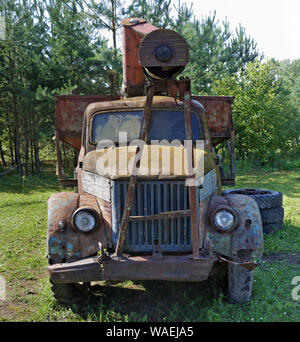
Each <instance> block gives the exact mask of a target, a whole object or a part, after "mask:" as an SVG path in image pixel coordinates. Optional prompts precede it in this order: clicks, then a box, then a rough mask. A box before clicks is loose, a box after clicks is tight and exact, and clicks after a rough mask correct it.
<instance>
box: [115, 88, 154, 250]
mask: <svg viewBox="0 0 300 342" xmlns="http://www.w3.org/2000/svg"><path fill="white" fill-rule="evenodd" d="M154 90H155V88H154V85H150V86H148V87H147V98H146V103H145V108H144V114H143V119H142V125H141V130H140V134H139V140H144V141H145V140H147V135H148V126H149V121H150V114H151V105H152V101H153V96H154ZM138 150H141V152H142V150H143V145H142V146H141V147H137V148H136V151H135V156H134V163H133V168H134V167H135V166H136V167H137V169H139V166H140V159H139V157H138ZM137 174H138V172H137ZM137 174H136V175H134V174H133V173H132V175H131V177H130V180H129V184H128V190H127V194H126V200H125V205H124V211H123V216H122V221H121V226H120V233H119V238H118V242H117V246H116V251H115V255H116V256H118V257H121V256H122V254H123V247H124V243H125V240H126V235H127V228H128V223H129V217H130V210H131V206H132V202H133V198H134V193H135V185H136V182H137Z"/></svg>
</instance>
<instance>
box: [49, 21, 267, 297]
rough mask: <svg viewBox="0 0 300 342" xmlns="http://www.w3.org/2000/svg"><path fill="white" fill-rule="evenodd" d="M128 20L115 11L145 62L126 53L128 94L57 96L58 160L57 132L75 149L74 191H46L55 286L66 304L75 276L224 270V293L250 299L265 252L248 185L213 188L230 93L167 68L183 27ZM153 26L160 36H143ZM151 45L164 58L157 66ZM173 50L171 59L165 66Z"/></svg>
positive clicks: (166, 276)
mask: <svg viewBox="0 0 300 342" xmlns="http://www.w3.org/2000/svg"><path fill="white" fill-rule="evenodd" d="M133 19H134V20H132V21H130V20H125V21H124V22H123V26H124V32H125V33H124V36H125V39H124V40H125V42H126V41H127V40H128V37H129V36H130V35H131V36H130V37H131V40H128V41H129V42H130V44H132V39H136V40H139V42H140V48H139V49H140V50H139V61H140V64H142V66H141V65H138V64H137V63H133V62H127V61H126V59H125V62H124V63H123V64H124V66H125V65H126V67H125V68H124V69H125V76H124V77H123V79H124V82H125V83H124V84H125V86H124V87H123V89H125V90H126V93H127V96H121V97H118V96H115V97H113V96H111V97H109V96H103V95H101V96H98V97H97V96H91V97H89V96H78V95H74V96H60V97H58V98H57V106H56V142H57V150H58V163H60V156H59V152H60V145H59V144H60V141H64V142H67V143H68V144H69V145H71V146H73V147H74V148H75V149H77V150H79V157H78V164H77V168H76V170H75V174H76V177H75V179H74V180H73V181H72V182H71V184H74V185H76V189H77V190H76V191H75V192H62V193H56V194H53V195H52V196H51V197H50V198H49V200H48V233H47V250H48V260H49V266H48V272H49V275H50V281H51V284H52V289H53V293H54V296H55V297H56V298H57V300H58V301H60V302H65V303H67V302H68V303H70V302H71V303H74V302H75V301H76V300H77V299H78V298H79V297H80V294H79V291H77V286H78V284H84V286H85V288H87V289H89V288H90V285H89V284H90V282H92V281H103V280H120V281H121V280H167V281H203V280H206V279H208V277H209V276H211V275H212V274H214V273H215V272H217V271H219V270H221V269H222V270H225V271H226V272H227V274H228V277H227V282H228V299H229V300H230V301H233V302H245V301H249V300H250V298H251V292H252V281H253V272H254V268H255V267H256V266H257V264H258V260H259V259H260V257H261V255H262V252H263V231H262V223H261V217H260V212H259V209H258V206H257V204H256V202H255V201H254V200H253V199H251V198H249V197H247V196H243V195H239V194H229V195H226V196H224V195H222V183H223V184H224V183H225V184H226V179H224V177H221V174H220V165H219V163H218V158H217V155H216V153H215V146H216V145H217V144H218V143H219V142H220V141H223V140H224V139H229V140H230V141H231V145H233V142H234V141H233V138H234V134H233V123H232V117H231V103H232V101H233V99H232V98H229V97H214V96H211V97H209V96H192V95H191V90H190V80H187V79H181V80H180V81H177V80H176V79H175V77H176V75H177V73H178V72H179V71H181V70H182V67H183V66H182V64H184V63H185V62H186V60H185V61H184V62H183V61H182V58H183V57H182V58H181V59H180V58H179V57H178V56H182V54H180V51H181V50H180V49H182V46H184V48H185V49H186V48H187V47H186V46H185V45H184V44H183V43H182V42H183V38H182V37H178V36H179V35H178V34H174V33H173V31H170V30H159V29H157V28H154V27H153V26H151V25H149V24H148V23H146V22H145V21H144V20H141V19H136V18H133ZM166 31H168V32H166ZM169 31H170V32H169ZM126 32H127V35H126ZM153 35H154V37H153ZM141 36H142V38H143V39H142V42H141ZM157 37H160V38H161V39H160V43H159V46H152V45H153V44H154V45H155V44H157ZM126 39H127V40H126ZM164 40H167V41H168V45H163V44H162V43H161V41H164ZM180 42H181V43H180ZM172 44H173V45H172ZM176 44H177V45H176ZM177 46H179V49H178V48H177ZM166 47H167V48H168V49H167V48H166ZM149 49H152V50H153V51H154V52H155V53H154V55H155V54H156V55H155V56H156V57H157V58H156V59H157V60H158V61H159V62H160V63H163V68H161V69H160V70H159V72H158V71H157V70H158V69H157V68H158V66H157V65H156V63H157V60H156V62H155V63H154V62H153V61H151V58H152V57H153V54H152V55H151V58H150V57H149V54H147V52H148V50H149ZM125 51H127V52H128V51H130V49H129V48H128V46H127V48H126V49H125ZM170 51H171V52H172V51H173V52H172V53H171V52H170ZM131 52H132V53H133V54H137V52H136V51H135V50H133V51H131ZM170 55H171V57H170ZM172 56H176V57H174V58H179V60H177V62H174V61H173V62H172V65H171V66H168V65H166V64H167V63H168V61H169V60H170V59H171V60H172ZM148 57H149V58H148ZM124 58H125V57H124ZM168 58H169V59H168ZM184 58H186V57H184ZM184 58H183V59H184ZM130 63H132V65H130ZM151 63H152V64H151ZM176 63H177V64H176ZM174 65H175V66H174ZM133 67H135V68H136V69H137V70H138V71H137V73H140V72H141V71H142V72H143V73H144V81H143V82H142V85H140V84H139V82H141V81H140V79H142V76H141V77H140V79H139V77H137V75H136V74H135V75H134V79H132V78H130V77H133V76H132V74H131V73H130V72H132V70H133ZM142 67H143V68H142ZM155 68H156V69H155ZM142 69H143V70H142ZM126 70H127V71H126ZM128 70H131V71H130V72H129V71H128ZM166 70H167V71H168V73H167V74H166V73H165V72H166ZM170 70H174V72H173V73H171V74H170ZM162 71H163V72H162ZM145 74H146V77H145ZM130 75H131V76H130ZM166 75H167V76H166ZM170 75H171V76H170ZM145 78H146V79H147V81H146V83H145ZM157 78H159V80H158V79H157ZM149 82H150V86H152V93H151V94H150V95H149V93H150V91H148V89H149ZM147 87H148V88H147ZM145 89H146V90H145ZM141 92H144V93H146V95H144V96H140V95H141V94H140V93H141ZM135 95H138V96H135ZM83 108H85V110H84V113H83ZM141 137H142V138H143V139H141ZM190 166H191V167H190ZM58 173H59V176H60V178H61V181H62V184H68V183H70V181H67V180H63V179H62V174H63V173H62V166H61V164H59V167H58ZM229 178H231V177H229ZM227 182H228V178H227Z"/></svg>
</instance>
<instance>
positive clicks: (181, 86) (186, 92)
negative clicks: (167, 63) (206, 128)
mask: <svg viewBox="0 0 300 342" xmlns="http://www.w3.org/2000/svg"><path fill="white" fill-rule="evenodd" d="M174 84H176V89H177V92H178V93H179V98H180V99H183V101H184V114H185V133H186V139H187V140H189V141H192V140H193V137H192V114H191V81H190V79H188V78H186V79H181V80H180V81H177V82H176V80H175V83H174ZM163 85H165V82H163ZM161 86H162V85H161V82H152V83H151V84H148V86H147V87H146V90H147V97H146V103H145V107H144V113H143V119H142V125H141V130H140V134H139V139H140V140H143V141H147V135H148V128H149V121H150V116H151V106H152V101H153V96H154V93H155V87H158V88H159V87H161ZM142 148H143V146H142V147H137V148H136V151H135V157H134V163H133V167H135V166H136V167H137V169H138V168H139V166H140V159H139V157H138V154H137V153H138V151H139V150H140V149H142ZM192 148H193V147H192ZM191 152H193V151H191ZM190 155H191V156H192V160H191V163H188V167H189V170H188V174H189V176H188V181H190V182H193V181H194V178H195V175H194V172H193V167H194V161H193V153H191V154H190ZM137 174H138V172H136V175H134V174H133V173H132V175H131V177H130V180H129V184H128V190H127V194H126V199H125V205H124V210H123V215H122V221H121V226H120V232H119V237H118V242H117V246H116V250H115V254H114V256H115V257H118V258H121V257H122V256H123V247H124V243H125V240H126V236H127V229H128V224H129V221H142V220H161V219H165V218H169V217H171V218H177V217H187V216H190V217H191V226H192V250H193V256H192V258H193V259H195V260H198V259H199V255H200V252H199V233H198V216H197V201H196V187H195V184H194V183H193V184H192V185H191V184H189V202H190V208H191V209H190V210H185V211H183V210H177V211H173V212H162V213H159V214H158V215H149V216H130V211H131V206H132V202H133V198H134V194H135V187H136V182H137ZM159 240H160V239H159ZM159 243H160V241H159Z"/></svg>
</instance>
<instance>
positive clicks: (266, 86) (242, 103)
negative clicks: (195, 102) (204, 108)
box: [214, 60, 300, 165]
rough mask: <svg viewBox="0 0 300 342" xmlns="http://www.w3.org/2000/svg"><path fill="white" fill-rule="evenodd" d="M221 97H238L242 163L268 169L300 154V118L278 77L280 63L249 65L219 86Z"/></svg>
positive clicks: (238, 141)
mask: <svg viewBox="0 0 300 342" xmlns="http://www.w3.org/2000/svg"><path fill="white" fill-rule="evenodd" d="M214 89H215V92H216V93H217V94H219V95H231V96H234V97H235V100H234V104H233V117H234V123H235V130H236V155H237V158H238V159H247V158H248V159H249V158H250V159H255V160H257V161H258V162H259V164H261V165H264V164H268V163H270V162H274V160H276V159H278V158H280V157H282V156H286V155H287V154H288V153H290V154H294V153H296V151H299V131H300V130H299V127H300V126H299V125H300V117H299V112H298V111H297V108H295V106H293V104H292V102H291V100H290V98H289V96H288V95H287V94H286V92H285V91H284V88H283V86H282V82H281V80H280V78H279V76H278V63H276V62H274V61H272V60H270V61H267V62H264V63H259V62H258V61H256V62H252V63H249V64H248V65H247V67H246V70H245V72H242V71H241V72H240V73H239V74H235V75H233V76H227V77H223V78H222V79H220V80H218V81H216V82H215V86H214Z"/></svg>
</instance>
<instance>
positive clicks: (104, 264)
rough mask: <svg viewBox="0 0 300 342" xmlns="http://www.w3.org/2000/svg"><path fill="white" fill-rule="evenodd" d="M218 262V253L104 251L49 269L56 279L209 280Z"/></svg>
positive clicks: (68, 281)
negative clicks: (116, 255) (110, 253)
mask: <svg viewBox="0 0 300 342" xmlns="http://www.w3.org/2000/svg"><path fill="white" fill-rule="evenodd" d="M217 266H220V263H219V262H218V260H217V258H216V257H214V258H208V257H201V258H199V260H198V261H197V262H195V261H194V260H192V255H190V254H187V255H181V256H176V255H165V256H164V257H163V259H161V258H158V259H156V258H153V257H152V256H149V255H145V256H131V257H123V258H122V259H118V260H116V259H114V258H111V257H109V256H107V255H105V256H104V257H103V258H101V257H100V258H99V257H96V256H95V257H89V258H86V259H84V260H79V261H75V262H72V263H70V264H66V263H64V264H55V265H51V266H48V267H47V270H48V272H49V275H50V278H51V280H52V281H53V282H55V283H78V282H89V281H102V280H119V281H122V280H128V279H131V280H162V279H163V280H166V281H189V282H190V281H202V280H206V279H207V278H208V277H209V276H210V275H211V274H212V272H213V269H214V268H215V267H217Z"/></svg>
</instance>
